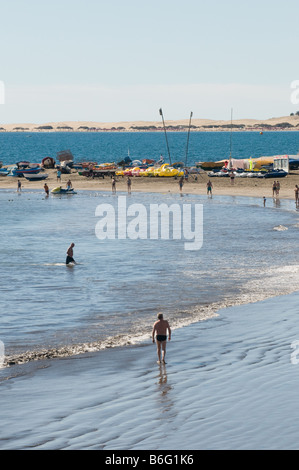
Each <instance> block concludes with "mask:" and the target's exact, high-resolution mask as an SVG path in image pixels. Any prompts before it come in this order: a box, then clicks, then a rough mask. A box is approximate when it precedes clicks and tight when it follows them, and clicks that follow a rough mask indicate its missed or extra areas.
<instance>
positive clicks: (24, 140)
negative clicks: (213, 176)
mask: <svg viewBox="0 0 299 470" xmlns="http://www.w3.org/2000/svg"><path fill="white" fill-rule="evenodd" d="M298 132H299V131H298ZM298 132H297V131H294V132H293V131H292V132H284V131H282V132H264V133H263V135H260V134H259V132H233V134H232V157H233V158H250V157H252V158H258V157H261V156H272V155H283V154H289V155H295V154H297V153H298V151H299V136H298ZM167 137H168V143H169V149H170V158H171V162H172V163H174V162H177V161H183V162H184V163H185V161H186V145H187V133H186V132H168V133H167ZM230 138H231V135H230V132H192V131H191V133H190V139H189V145H188V155H187V164H188V165H194V163H195V162H197V161H217V160H222V159H225V158H228V157H229V154H230ZM68 149H69V150H71V151H72V153H73V155H74V159H75V161H76V162H81V161H86V160H89V161H96V162H98V163H104V162H116V163H117V162H119V161H121V160H123V158H125V157H126V156H127V155H128V152H129V153H130V157H131V158H132V159H143V158H151V159H155V160H158V159H159V158H160V155H161V154H162V155H163V157H164V158H165V161H166V162H169V156H168V150H167V145H166V139H165V135H164V133H163V132H140V133H139V132H137V133H134V132H119V133H113V132H105V133H76V132H70V133H69V132H57V133H56V132H55V133H27V132H24V133H0V160H1V161H2V162H3V163H4V164H15V163H17V162H19V161H21V160H28V161H30V162H32V163H40V162H41V161H42V159H43V158H44V157H46V156H50V157H53V158H56V155H57V152H60V151H62V150H68Z"/></svg>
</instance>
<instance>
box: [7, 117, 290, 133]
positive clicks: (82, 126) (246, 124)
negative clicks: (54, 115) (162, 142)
mask: <svg viewBox="0 0 299 470" xmlns="http://www.w3.org/2000/svg"><path fill="white" fill-rule="evenodd" d="M165 126H166V128H167V130H168V131H174V132H177V131H179V132H181V131H183V132H184V131H187V130H188V129H189V120H188V119H179V120H167V121H166V122H165ZM191 126H192V127H191V130H192V132H193V131H194V132H210V131H213V132H217V131H219V132H223V131H228V130H230V129H231V127H232V128H233V131H253V132H256V131H261V130H262V131H281V130H282V131H283V130H292V131H299V116H298V115H293V116H281V117H272V118H268V119H246V118H245V119H234V120H233V121H232V122H231V121H229V120H227V121H226V120H216V119H198V118H193V120H192V123H191ZM111 131H112V132H145V131H150V132H156V131H157V132H163V131H164V130H163V126H162V123H161V121H141V120H136V121H121V122H94V121H63V122H46V123H11V124H9V123H6V124H0V133H1V132H111Z"/></svg>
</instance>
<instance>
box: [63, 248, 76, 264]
mask: <svg viewBox="0 0 299 470" xmlns="http://www.w3.org/2000/svg"><path fill="white" fill-rule="evenodd" d="M74 246H75V243H71V245H70V246H69V247H68V249H67V252H66V262H65V264H70V263H75V264H76V261H75V260H74V258H73V256H74V250H73V248H74Z"/></svg>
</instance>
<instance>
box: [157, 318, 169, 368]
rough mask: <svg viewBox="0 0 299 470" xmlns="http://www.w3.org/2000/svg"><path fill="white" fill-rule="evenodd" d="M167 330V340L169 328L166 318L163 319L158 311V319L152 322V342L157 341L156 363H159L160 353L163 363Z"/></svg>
mask: <svg viewBox="0 0 299 470" xmlns="http://www.w3.org/2000/svg"><path fill="white" fill-rule="evenodd" d="M167 330H168V341H170V340H171V328H170V326H169V323H168V321H167V320H164V319H163V314H162V313H158V320H157V321H156V322H155V323H154V326H153V331H152V338H153V343H154V342H155V336H156V342H157V354H158V361H157V362H158V364H161V353H162V363H163V364H165V356H166V343H167Z"/></svg>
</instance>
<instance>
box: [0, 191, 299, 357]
mask: <svg viewBox="0 0 299 470" xmlns="http://www.w3.org/2000/svg"><path fill="white" fill-rule="evenodd" d="M23 196H25V197H23ZM27 196H28V195H26V193H24V194H22V195H21V196H20V197H18V198H17V201H16V203H15V204H14V205H13V206H10V211H9V213H7V212H5V220H6V223H5V225H3V227H2V263H1V266H0V277H1V288H0V291H1V298H0V306H1V307H2V311H3V312H5V315H4V317H3V324H2V338H1V339H2V340H3V341H4V343H5V346H6V352H7V355H6V360H5V361H6V362H5V363H6V365H12V364H21V363H25V362H28V361H32V360H39V359H44V358H54V357H67V356H72V355H78V354H82V353H85V352H91V351H98V350H102V349H106V348H111V347H119V346H125V345H132V344H137V343H140V342H143V341H145V340H146V339H147V338H149V336H150V334H151V327H152V323H153V321H154V319H155V316H156V313H157V311H163V312H164V314H165V316H166V317H168V319H169V320H170V322H171V325H172V328H173V329H177V328H181V327H183V326H186V325H189V324H190V323H195V322H199V321H204V320H206V319H209V318H212V317H214V316H215V315H217V311H218V310H219V309H221V308H224V307H227V306H233V305H241V304H245V303H251V302H256V301H259V300H264V299H267V298H269V297H273V296H277V295H285V294H288V293H291V292H294V291H296V290H299V281H298V279H299V276H298V273H299V264H298V262H299V258H298V256H297V253H296V251H295V249H294V240H296V239H297V238H298V214H297V213H296V212H295V211H294V210H293V206H292V205H291V204H290V203H288V202H287V201H286V202H282V204H281V206H280V208H276V207H275V206H273V208H270V207H268V208H264V207H262V201H257V200H256V199H254V198H250V199H247V198H228V197H227V198H225V197H218V198H217V197H215V198H214V199H213V200H207V199H206V198H204V197H202V196H198V197H197V196H190V195H189V196H188V198H186V201H188V202H191V203H192V202H197V203H203V205H204V244H203V247H202V249H201V250H199V251H198V252H194V253H188V252H186V251H184V249H183V243H182V241H181V240H168V241H165V240H155V241H152V240H134V241H133V240H106V241H104V242H99V240H97V238H96V237H95V233H94V227H95V223H96V220H95V218H94V213H95V208H96V206H97V204H98V203H100V202H102V201H105V202H110V203H111V204H115V203H116V202H115V198H113V197H112V196H111V195H108V194H101V193H99V192H97V193H93V192H79V194H78V197H77V196H76V199H75V198H74V199H72V200H64V199H60V200H57V199H55V198H53V199H51V198H50V199H49V200H48V201H47V204H46V205H45V201H44V200H42V199H41V198H40V194H39V193H38V192H34V191H32V192H31V193H30V200H28V197H27ZM0 199H1V203H2V204H1V207H5V204H6V203H8V201H9V199H10V192H9V191H3V192H1V191H0ZM130 200H131V201H132V200H133V201H134V202H137V203H142V204H148V203H149V202H151V203H152V202H159V203H160V202H161V201H162V202H164V201H165V199H164V197H163V195H157V194H155V195H153V194H152V195H148V194H136V195H135V194H133V195H132V197H131V199H130ZM182 200H183V201H185V200H184V198H181V197H180V196H179V195H177V196H176V195H174V196H170V195H167V202H168V203H169V204H171V203H172V202H179V203H181V201H182ZM186 201H185V202H186ZM277 224H279V225H277ZM279 226H283V227H285V228H288V230H282V231H280V230H273V227H279ZM73 240H75V242H76V253H75V259H76V261H77V260H79V262H80V263H81V264H80V265H79V266H76V267H75V268H74V269H68V268H67V267H66V266H65V262H63V261H64V260H65V251H66V248H67V246H68V245H69V243H70V242H71V241H73ZM53 253H54V256H55V261H54V262H51V261H50V260H51V258H53ZM58 255H59V258H60V259H61V261H60V260H59V258H58Z"/></svg>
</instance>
